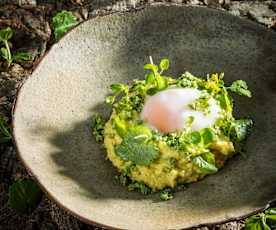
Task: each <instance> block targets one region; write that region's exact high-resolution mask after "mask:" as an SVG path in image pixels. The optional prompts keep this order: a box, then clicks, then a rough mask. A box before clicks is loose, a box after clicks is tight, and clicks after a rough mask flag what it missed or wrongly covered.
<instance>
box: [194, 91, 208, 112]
mask: <svg viewBox="0 0 276 230" xmlns="http://www.w3.org/2000/svg"><path fill="white" fill-rule="evenodd" d="M209 99H210V97H209V96H206V95H204V96H201V97H199V98H198V99H196V100H195V101H194V102H193V103H192V104H190V105H189V107H190V108H191V109H194V110H196V111H201V112H203V113H204V114H205V115H208V114H209V113H210V105H209Z"/></svg>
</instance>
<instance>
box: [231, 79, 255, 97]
mask: <svg viewBox="0 0 276 230" xmlns="http://www.w3.org/2000/svg"><path fill="white" fill-rule="evenodd" d="M228 89H229V90H231V91H232V92H234V93H236V94H238V95H241V96H246V97H251V96H252V95H251V92H250V91H249V89H248V86H247V83H246V82H245V81H243V80H237V81H234V82H233V83H232V85H231V86H230V87H229V88H228Z"/></svg>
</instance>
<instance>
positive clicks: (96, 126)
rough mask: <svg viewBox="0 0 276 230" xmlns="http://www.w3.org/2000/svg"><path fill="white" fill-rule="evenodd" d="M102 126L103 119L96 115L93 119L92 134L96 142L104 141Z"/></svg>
mask: <svg viewBox="0 0 276 230" xmlns="http://www.w3.org/2000/svg"><path fill="white" fill-rule="evenodd" d="M104 125H105V121H104V120H103V118H102V117H101V116H100V115H99V114H98V113H97V114H95V115H94V117H93V124H92V134H93V135H94V137H95V140H96V141H97V142H102V141H103V140H104Z"/></svg>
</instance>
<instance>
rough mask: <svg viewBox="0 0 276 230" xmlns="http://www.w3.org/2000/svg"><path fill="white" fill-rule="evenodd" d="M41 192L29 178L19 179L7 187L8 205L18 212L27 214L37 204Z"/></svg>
mask: <svg viewBox="0 0 276 230" xmlns="http://www.w3.org/2000/svg"><path fill="white" fill-rule="evenodd" d="M41 197H42V192H41V190H40V189H39V187H38V186H37V185H36V183H35V182H34V181H33V180H30V179H20V180H18V181H16V182H15V183H13V184H12V186H11V187H10V188H9V201H8V203H9V205H10V206H11V207H12V208H13V209H15V210H16V211H17V212H19V213H23V214H28V213H30V212H32V211H33V210H34V209H35V208H36V207H37V206H38V204H39V202H40V200H41Z"/></svg>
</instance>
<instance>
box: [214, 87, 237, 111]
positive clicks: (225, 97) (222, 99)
mask: <svg viewBox="0 0 276 230" xmlns="http://www.w3.org/2000/svg"><path fill="white" fill-rule="evenodd" d="M216 99H217V100H218V101H219V104H220V107H221V108H222V109H224V110H226V111H227V112H230V113H231V112H232V110H233V103H232V100H231V98H230V96H229V94H228V93H227V91H226V90H224V91H223V92H221V93H219V94H217V95H216Z"/></svg>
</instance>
